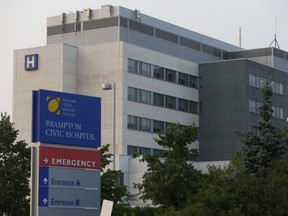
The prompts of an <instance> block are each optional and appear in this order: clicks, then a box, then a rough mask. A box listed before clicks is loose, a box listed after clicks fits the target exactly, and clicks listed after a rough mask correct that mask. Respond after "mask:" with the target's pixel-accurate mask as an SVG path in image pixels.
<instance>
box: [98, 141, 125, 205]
mask: <svg viewBox="0 0 288 216" xmlns="http://www.w3.org/2000/svg"><path fill="white" fill-rule="evenodd" d="M100 151H101V172H102V175H101V200H102V201H103V199H106V200H111V201H113V202H114V204H117V203H123V198H128V197H129V193H128V191H127V187H126V186H125V185H123V186H121V185H119V178H120V171H119V170H110V169H107V170H106V169H105V168H106V167H107V166H108V165H109V164H110V163H111V157H112V154H111V153H109V144H107V145H103V146H102V147H101V149H100Z"/></svg>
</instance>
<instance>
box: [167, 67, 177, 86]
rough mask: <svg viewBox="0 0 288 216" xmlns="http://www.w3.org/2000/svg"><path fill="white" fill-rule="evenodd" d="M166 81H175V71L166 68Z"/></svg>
mask: <svg viewBox="0 0 288 216" xmlns="http://www.w3.org/2000/svg"><path fill="white" fill-rule="evenodd" d="M166 81H168V82H173V83H175V82H176V71H173V70H169V69H166Z"/></svg>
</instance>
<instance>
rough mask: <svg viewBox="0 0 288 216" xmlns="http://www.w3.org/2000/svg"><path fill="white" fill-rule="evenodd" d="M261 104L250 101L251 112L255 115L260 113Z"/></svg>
mask: <svg viewBox="0 0 288 216" xmlns="http://www.w3.org/2000/svg"><path fill="white" fill-rule="evenodd" d="M259 107H260V103H259V102H256V101H252V100H249V111H250V112H253V113H259Z"/></svg>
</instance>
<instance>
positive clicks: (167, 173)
mask: <svg viewBox="0 0 288 216" xmlns="http://www.w3.org/2000/svg"><path fill="white" fill-rule="evenodd" d="M196 137H197V128H196V127H195V126H194V125H192V126H187V127H186V126H185V127H183V126H180V125H179V124H177V125H171V126H170V127H168V129H167V131H166V132H165V134H159V138H158V139H155V141H156V142H157V143H158V144H159V145H160V146H162V147H164V148H166V149H167V151H165V152H164V154H163V155H144V156H143V158H142V159H141V161H142V162H144V161H146V162H147V172H146V173H145V174H144V175H143V182H142V183H140V184H136V185H135V187H137V188H138V189H139V190H140V191H142V192H143V194H142V196H141V199H143V200H144V201H147V200H152V202H153V204H154V205H161V206H163V207H164V208H169V207H173V208H176V209H181V208H183V207H184V206H185V204H186V201H187V199H188V197H189V194H191V193H195V192H196V189H197V187H196V185H197V183H198V179H199V176H200V173H199V172H198V171H197V170H195V169H194V167H193V166H192V165H190V164H188V163H187V161H188V159H189V157H190V155H191V154H192V153H195V151H194V150H191V149H189V144H191V143H192V142H193V141H195V139H196Z"/></svg>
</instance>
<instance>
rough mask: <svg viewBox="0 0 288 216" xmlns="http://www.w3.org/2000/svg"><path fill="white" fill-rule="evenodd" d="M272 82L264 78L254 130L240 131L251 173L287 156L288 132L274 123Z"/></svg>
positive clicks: (265, 169)
mask: <svg viewBox="0 0 288 216" xmlns="http://www.w3.org/2000/svg"><path fill="white" fill-rule="evenodd" d="M271 97H272V88H271V82H270V81H269V80H267V79H265V80H264V86H263V88H262V99H261V105H260V108H259V115H260V120H259V122H258V123H257V124H255V125H253V129H254V130H250V131H246V132H240V133H239V134H240V136H241V138H242V142H243V145H242V149H241V151H242V153H241V154H242V156H243V158H242V159H243V166H244V168H245V169H246V170H247V171H248V172H250V173H254V174H257V173H263V171H264V172H266V171H267V169H268V167H269V164H270V163H271V162H272V161H275V162H278V163H279V162H281V161H282V160H283V159H285V157H287V140H288V139H287V137H288V136H287V134H286V135H285V136H283V130H280V129H277V128H275V127H274V126H273V125H272V120H271V118H272V113H273V110H272V102H271Z"/></svg>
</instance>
